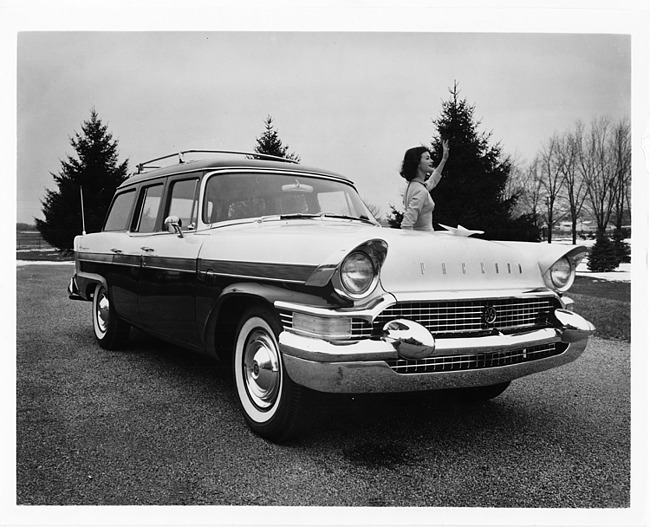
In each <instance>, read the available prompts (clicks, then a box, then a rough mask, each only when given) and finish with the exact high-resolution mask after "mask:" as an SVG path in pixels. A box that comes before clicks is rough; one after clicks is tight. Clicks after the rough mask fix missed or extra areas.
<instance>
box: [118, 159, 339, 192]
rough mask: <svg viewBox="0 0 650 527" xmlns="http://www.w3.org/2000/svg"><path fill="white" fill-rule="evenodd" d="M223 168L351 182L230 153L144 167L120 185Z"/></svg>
mask: <svg viewBox="0 0 650 527" xmlns="http://www.w3.org/2000/svg"><path fill="white" fill-rule="evenodd" d="M222 168H233V169H241V168H256V169H260V168H262V169H270V170H273V171H282V172H300V173H305V172H307V173H310V174H318V175H324V176H328V177H334V178H336V179H340V180H342V181H346V182H351V181H350V179H349V178H347V177H345V176H343V175H341V174H337V173H335V172H330V171H328V170H323V169H320V168H314V167H309V166H306V165H301V164H299V163H292V162H283V161H274V160H266V159H250V158H247V157H246V156H241V155H229V154H219V155H212V156H210V157H209V158H204V159H200V160H192V161H185V162H181V163H174V164H171V165H168V166H165V167H160V168H153V167H152V168H150V169H147V168H146V167H145V168H144V171H143V172H141V173H135V174H132V175H130V176H129V177H128V178H127V179H126V180H125V181H124V182H123V183H122V184H121V185H120V187H125V186H130V185H133V184H135V183H139V182H141V181H148V180H151V179H155V178H158V177H164V176H168V175H170V174H179V173H183V172H196V171H206V170H212V169H222Z"/></svg>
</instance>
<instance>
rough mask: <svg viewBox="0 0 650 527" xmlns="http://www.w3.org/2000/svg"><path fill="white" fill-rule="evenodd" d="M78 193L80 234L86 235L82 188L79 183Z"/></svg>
mask: <svg viewBox="0 0 650 527" xmlns="http://www.w3.org/2000/svg"><path fill="white" fill-rule="evenodd" d="M79 195H80V196H81V234H83V235H84V236H85V235H86V219H85V217H84V189H83V187H82V186H81V185H79Z"/></svg>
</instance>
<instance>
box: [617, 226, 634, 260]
mask: <svg viewBox="0 0 650 527" xmlns="http://www.w3.org/2000/svg"><path fill="white" fill-rule="evenodd" d="M613 245H614V251H615V253H616V258H617V259H618V261H619V263H630V262H631V261H632V250H631V248H630V244H629V243H627V242H626V241H625V240H624V239H623V234H622V233H615V234H614V240H613Z"/></svg>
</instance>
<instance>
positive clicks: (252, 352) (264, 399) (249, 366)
mask: <svg viewBox="0 0 650 527" xmlns="http://www.w3.org/2000/svg"><path fill="white" fill-rule="evenodd" d="M242 367H243V371H244V383H245V384H246V390H247V391H248V395H249V397H250V400H251V402H253V404H255V406H257V407H258V408H260V409H267V408H270V407H271V406H273V403H274V402H275V401H276V399H277V397H278V393H279V391H280V383H281V381H282V379H281V372H280V358H279V355H278V349H277V346H276V345H275V341H274V340H273V338H272V337H271V336H270V335H269V334H268V333H267V332H266V331H263V330H260V329H257V330H255V331H253V332H252V333H251V334H250V336H249V338H248V340H247V341H246V347H245V349H244V356H243V364H242Z"/></svg>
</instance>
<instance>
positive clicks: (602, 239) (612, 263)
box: [587, 234, 621, 273]
mask: <svg viewBox="0 0 650 527" xmlns="http://www.w3.org/2000/svg"><path fill="white" fill-rule="evenodd" d="M620 263H621V262H620V260H619V257H618V255H617V254H616V247H615V246H614V243H613V242H612V241H611V240H610V239H609V238H608V237H607V235H606V234H599V235H598V237H597V238H596V243H595V244H594V246H593V247H592V248H591V251H590V253H589V257H588V260H587V267H588V268H589V270H590V271H591V272H593V273H608V272H610V271H614V270H615V269H616V268H617V267H618V266H619V264H620Z"/></svg>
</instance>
